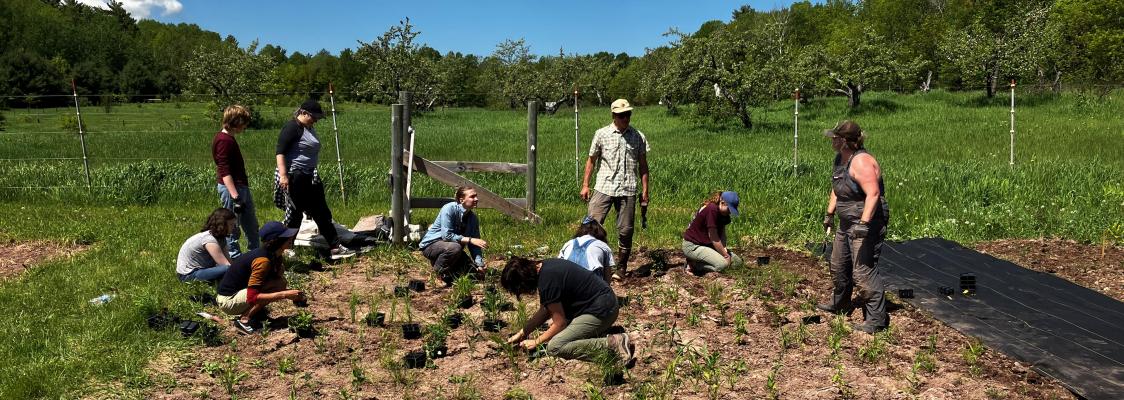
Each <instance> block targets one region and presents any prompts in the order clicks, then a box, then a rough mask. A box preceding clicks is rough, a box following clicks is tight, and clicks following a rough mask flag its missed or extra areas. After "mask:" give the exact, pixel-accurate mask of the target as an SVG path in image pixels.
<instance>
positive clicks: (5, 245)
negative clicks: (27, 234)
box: [0, 240, 88, 281]
mask: <svg viewBox="0 0 1124 400" xmlns="http://www.w3.org/2000/svg"><path fill="white" fill-rule="evenodd" d="M87 247H88V246H83V245H75V244H66V243H59V242H52V241H46V240H35V241H30V242H18V241H15V240H4V241H0V254H2V256H0V281H4V280H7V279H11V278H13V277H15V276H18V275H20V274H22V273H23V272H24V271H27V270H28V269H31V268H32V267H34V266H36V265H39V264H41V263H44V262H47V261H51V260H55V259H59V258H64V257H70V256H72V255H75V254H77V253H81V252H82V251H84V250H86V248H87Z"/></svg>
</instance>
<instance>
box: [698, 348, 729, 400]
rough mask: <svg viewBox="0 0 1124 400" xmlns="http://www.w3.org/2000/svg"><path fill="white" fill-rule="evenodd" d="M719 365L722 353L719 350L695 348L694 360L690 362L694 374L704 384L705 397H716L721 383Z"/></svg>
mask: <svg viewBox="0 0 1124 400" xmlns="http://www.w3.org/2000/svg"><path fill="white" fill-rule="evenodd" d="M721 365H722V355H721V354H720V352H719V351H717V350H715V351H714V352H710V351H709V350H707V349H706V348H705V347H704V348H696V349H695V361H694V362H693V363H692V369H693V370H694V373H695V376H697V377H698V378H699V380H701V381H702V382H703V383H704V384H706V393H707V397H708V398H710V399H717V398H718V389H719V388H720V387H721V383H722V371H721V369H720V367H721Z"/></svg>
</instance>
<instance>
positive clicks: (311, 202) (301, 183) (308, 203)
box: [289, 171, 339, 246]
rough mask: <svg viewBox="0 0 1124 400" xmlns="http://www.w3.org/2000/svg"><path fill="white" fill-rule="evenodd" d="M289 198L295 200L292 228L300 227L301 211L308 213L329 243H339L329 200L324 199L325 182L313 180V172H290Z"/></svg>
mask: <svg viewBox="0 0 1124 400" xmlns="http://www.w3.org/2000/svg"><path fill="white" fill-rule="evenodd" d="M289 199H291V200H292V201H293V207H294V210H293V216H292V218H290V221H289V227H290V228H300V226H301V219H302V218H301V217H300V215H301V213H304V214H308V216H310V217H312V220H313V221H316V227H317V228H319V229H320V235H321V236H324V240H326V241H327V242H328V245H330V246H335V245H336V244H339V236H338V235H337V234H336V226H335V225H333V224H332V210H330V209H328V201H327V200H326V199H324V184H322V183H320V182H315V183H313V182H312V174H310V173H305V172H301V171H293V172H291V173H289Z"/></svg>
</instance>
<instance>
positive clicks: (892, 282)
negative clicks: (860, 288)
mask: <svg viewBox="0 0 1124 400" xmlns="http://www.w3.org/2000/svg"><path fill="white" fill-rule="evenodd" d="M878 268H879V269H880V270H882V271H883V274H884V275H883V276H884V279H886V285H887V290H888V291H895V292H896V289H913V291H914V296H915V297H914V298H912V299H903V301H907V302H909V303H910V304H912V305H914V306H916V307H919V308H921V309H924V310H926V311H928V312H930V313H932V315H933V316H934V317H935V318H937V319H939V320H941V321H942V322H944V323H945V324H948V325H949V326H951V327H953V328H954V329H956V330H958V331H960V332H962V333H964V334H966V335H970V336H973V337H977V338H979V339H980V340H981V341H983V343H984V344H986V345H987V346H988V347H990V348H992V349H996V350H999V351H1001V352H1003V353H1005V354H1007V355H1009V356H1011V357H1013V358H1015V359H1017V360H1019V361H1021V362H1023V363H1025V364H1030V365H1031V366H1033V368H1034V369H1035V370H1036V371H1038V372H1040V373H1042V374H1044V375H1048V376H1051V377H1053V378H1055V379H1057V380H1058V381H1060V382H1061V383H1062V384H1063V385H1065V386H1066V387H1067V388H1069V389H1070V390H1071V391H1073V392H1074V393H1077V394H1078V395H1080V396H1082V397H1085V398H1087V399H1094V400H1097V399H1124V303H1121V302H1119V301H1116V300H1115V299H1112V298H1110V297H1108V296H1105V295H1102V294H1100V293H1097V292H1095V291H1093V290H1090V289H1087V288H1084V287H1082V286H1079V285H1077V284H1074V283H1072V282H1069V281H1067V280H1065V279H1062V278H1058V277H1056V276H1054V275H1051V274H1048V273H1042V272H1037V271H1033V270H1029V269H1025V268H1022V267H1020V266H1018V265H1015V264H1013V263H1011V262H1008V261H1004V260H1000V259H997V258H994V257H992V256H989V255H986V254H982V253H979V252H976V251H974V250H971V249H967V248H965V247H963V246H960V245H959V244H957V243H955V242H952V241H948V240H945V239H919V240H913V241H909V242H905V243H886V245H885V247H884V248H883V250H882V259H881V260H879V262H878ZM962 273H973V274H975V277H976V287H977V290H976V293H975V294H974V295H970V296H965V295H963V294H962V292H961V290H960V275H961V274H962ZM940 286H947V287H950V288H952V289H953V290H954V291H955V292H954V294H953V295H951V296H944V295H941V294H940V293H939V291H938V288H939V287H940ZM891 318H892V317H891ZM891 322H892V320H891Z"/></svg>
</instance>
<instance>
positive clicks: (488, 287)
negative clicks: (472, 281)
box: [484, 284, 497, 294]
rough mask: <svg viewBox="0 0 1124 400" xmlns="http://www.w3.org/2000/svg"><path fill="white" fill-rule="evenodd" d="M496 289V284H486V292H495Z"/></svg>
mask: <svg viewBox="0 0 1124 400" xmlns="http://www.w3.org/2000/svg"><path fill="white" fill-rule="evenodd" d="M496 291H497V289H496V285H492V284H489V285H485V286H484V293H487V294H495V293H496Z"/></svg>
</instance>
